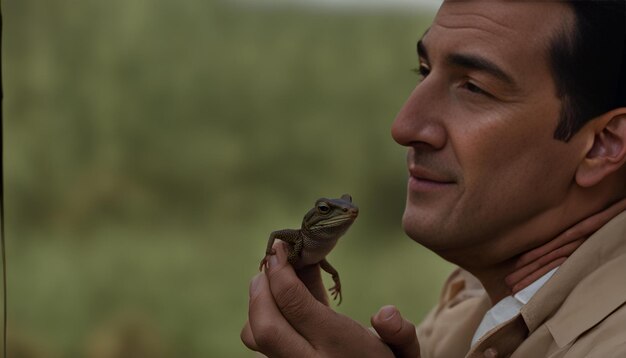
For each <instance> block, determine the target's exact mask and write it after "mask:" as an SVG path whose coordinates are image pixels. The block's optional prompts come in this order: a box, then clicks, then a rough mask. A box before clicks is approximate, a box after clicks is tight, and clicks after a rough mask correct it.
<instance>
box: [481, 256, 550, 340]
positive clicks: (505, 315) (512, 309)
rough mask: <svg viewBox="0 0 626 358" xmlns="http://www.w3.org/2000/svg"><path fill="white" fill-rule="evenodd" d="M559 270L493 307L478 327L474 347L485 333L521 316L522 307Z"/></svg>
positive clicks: (542, 277)
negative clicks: (518, 315)
mask: <svg viewBox="0 0 626 358" xmlns="http://www.w3.org/2000/svg"><path fill="white" fill-rule="evenodd" d="M557 269H558V267H556V268H554V269H552V271H550V272H548V273H547V274H545V275H543V276H541V277H540V278H539V279H538V280H537V281H535V282H533V283H531V284H530V285H529V286H528V287H526V288H525V289H523V290H521V291H519V292H518V293H516V294H515V295H513V296H507V297H505V298H503V299H502V300H500V302H498V303H496V305H495V306H493V307H491V309H490V310H489V311H487V313H485V317H483V320H482V322H480V325H478V329H477V330H476V333H474V338H472V346H473V345H474V344H476V342H478V340H479V339H480V338H481V337H482V336H484V335H485V333H487V332H489V331H490V330H491V329H493V328H494V327H496V326H498V325H500V324H501V323H504V322H506V321H508V320H510V319H511V318H513V317H515V316H516V315H517V314H519V312H520V310H521V309H522V306H524V305H525V304H526V303H528V301H530V299H531V298H532V297H533V296H534V295H535V293H537V291H539V289H540V288H541V286H543V285H544V284H545V283H546V282H547V281H548V280H549V279H550V277H552V275H554V273H555V272H556V270H557Z"/></svg>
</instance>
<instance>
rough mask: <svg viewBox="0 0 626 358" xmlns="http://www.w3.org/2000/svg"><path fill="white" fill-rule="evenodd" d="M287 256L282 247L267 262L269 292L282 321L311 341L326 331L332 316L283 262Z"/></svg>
mask: <svg viewBox="0 0 626 358" xmlns="http://www.w3.org/2000/svg"><path fill="white" fill-rule="evenodd" d="M287 254H288V253H287V249H286V247H285V246H284V245H283V244H281V245H277V246H276V254H275V255H273V256H272V257H271V258H270V261H269V267H268V269H267V271H266V274H267V277H268V279H269V285H270V289H271V292H272V295H273V298H274V301H275V302H276V306H277V307H278V309H279V310H280V312H281V313H282V315H283V316H284V317H285V319H286V320H287V321H288V322H289V323H290V324H291V325H292V326H293V327H294V328H295V329H296V330H297V331H298V332H299V333H300V334H301V335H302V336H304V337H305V338H306V339H307V340H309V341H315V340H316V338H322V337H324V335H326V333H325V331H329V330H330V328H329V325H330V324H332V322H333V320H332V319H331V318H333V317H332V316H333V315H334V313H335V312H334V311H332V310H331V309H329V308H328V307H327V306H325V305H324V304H322V303H320V302H319V301H318V300H317V299H316V298H315V297H314V296H313V295H312V294H311V293H310V292H309V290H308V289H307V287H306V286H305V285H304V284H303V283H302V281H300V279H299V278H298V276H297V275H296V273H295V271H294V269H293V267H292V266H291V265H290V264H289V263H288V262H287ZM313 345H315V343H313Z"/></svg>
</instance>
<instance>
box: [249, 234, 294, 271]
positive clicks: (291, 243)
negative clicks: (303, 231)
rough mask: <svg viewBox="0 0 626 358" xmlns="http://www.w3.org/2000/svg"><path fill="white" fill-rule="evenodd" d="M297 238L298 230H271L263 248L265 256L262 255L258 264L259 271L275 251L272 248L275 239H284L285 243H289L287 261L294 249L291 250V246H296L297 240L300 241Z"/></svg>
mask: <svg viewBox="0 0 626 358" xmlns="http://www.w3.org/2000/svg"><path fill="white" fill-rule="evenodd" d="M299 238H300V230H293V229H285V230H278V231H272V233H271V234H270V238H269V239H268V240H267V248H266V249H265V257H263V259H262V260H261V264H260V265H259V271H261V270H262V269H263V266H265V264H267V260H268V259H269V258H270V256H271V255H274V254H275V253H276V251H275V250H274V249H273V248H272V246H273V245H274V241H275V240H276V239H279V240H282V241H285V242H286V243H288V244H289V262H291V260H292V258H291V256H292V255H293V252H294V250H292V246H294V245H296V246H297V244H298V241H302V240H301V239H300V240H299ZM298 254H299V253H298Z"/></svg>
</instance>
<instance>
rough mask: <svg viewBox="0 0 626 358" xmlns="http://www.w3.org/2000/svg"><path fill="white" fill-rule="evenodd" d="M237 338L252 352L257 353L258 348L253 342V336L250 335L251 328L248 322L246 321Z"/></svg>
mask: <svg viewBox="0 0 626 358" xmlns="http://www.w3.org/2000/svg"><path fill="white" fill-rule="evenodd" d="M239 337H240V338H241V341H242V342H243V344H244V345H245V346H246V347H248V348H249V349H252V350H253V351H257V352H258V351H259V346H258V345H257V344H256V341H255V340H254V335H253V334H252V328H250V322H249V321H246V324H245V325H244V326H243V328H242V329H241V334H240V335H239Z"/></svg>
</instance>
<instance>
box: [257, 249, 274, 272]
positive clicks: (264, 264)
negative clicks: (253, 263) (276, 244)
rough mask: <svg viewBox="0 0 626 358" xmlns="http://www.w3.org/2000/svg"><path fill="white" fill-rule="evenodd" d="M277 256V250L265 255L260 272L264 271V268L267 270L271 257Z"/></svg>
mask: <svg viewBox="0 0 626 358" xmlns="http://www.w3.org/2000/svg"><path fill="white" fill-rule="evenodd" d="M274 254H276V250H274V249H272V251H270V252H268V253H266V254H265V257H264V258H263V260H261V264H260V265H259V271H263V266H265V267H266V268H267V260H269V258H270V256H272V255H274Z"/></svg>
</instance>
